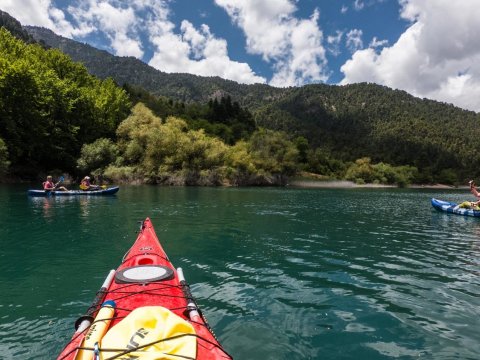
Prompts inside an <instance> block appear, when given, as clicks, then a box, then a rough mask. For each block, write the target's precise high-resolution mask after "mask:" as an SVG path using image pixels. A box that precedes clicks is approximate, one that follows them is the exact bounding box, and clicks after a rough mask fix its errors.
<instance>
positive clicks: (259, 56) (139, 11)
mask: <svg viewBox="0 0 480 360" xmlns="http://www.w3.org/2000/svg"><path fill="white" fill-rule="evenodd" d="M0 9H2V10H3V11H6V12H8V13H9V14H10V15H12V16H14V17H15V18H17V19H18V20H19V21H20V22H21V23H22V24H24V25H37V26H43V27H47V28H50V29H51V30H53V31H55V32H56V33H58V34H60V35H63V36H65V37H68V38H72V39H75V40H78V41H81V42H86V43H89V44H91V45H92V46H95V47H97V48H100V49H104V50H107V51H109V52H111V53H113V54H115V55H119V56H134V57H137V58H139V59H141V60H143V61H144V62H146V63H148V64H150V65H151V66H153V67H155V68H157V69H159V70H161V71H165V72H169V73H175V72H187V73H192V74H197V75H202V76H220V77H222V78H225V79H230V80H234V81H237V82H240V83H246V84H251V83H265V84H269V85H272V86H279V87H285V86H301V85H304V84H309V83H327V84H339V85H343V84H349V83H356V82H373V83H377V84H380V85H385V86H388V87H391V88H394V89H402V90H405V91H407V92H409V93H411V94H412V95H415V96H418V97H426V98H430V99H434V100H439V101H444V102H448V103H453V104H454V105H456V106H459V107H462V108H465V109H469V110H474V111H477V112H479V111H480V36H478V34H479V33H480V21H479V20H478V19H480V0H455V1H452V0H316V1H315V0H128V1H127V0H41V1H39V0H0Z"/></svg>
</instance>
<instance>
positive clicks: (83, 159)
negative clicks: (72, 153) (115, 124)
mask: <svg viewBox="0 0 480 360" xmlns="http://www.w3.org/2000/svg"><path fill="white" fill-rule="evenodd" d="M117 153H118V149H117V146H116V145H115V144H114V143H113V142H112V141H111V140H110V139H104V138H102V139H97V140H96V141H95V142H93V143H91V144H85V145H83V146H82V151H81V153H80V158H79V159H78V161H77V167H78V169H79V170H80V171H81V172H82V173H85V174H93V175H103V173H104V171H105V169H106V168H107V166H108V165H110V164H112V163H114V162H115V161H116V159H117Z"/></svg>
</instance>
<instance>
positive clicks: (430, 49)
mask: <svg viewBox="0 0 480 360" xmlns="http://www.w3.org/2000/svg"><path fill="white" fill-rule="evenodd" d="M400 3H401V16H402V17H403V18H404V19H406V20H408V21H410V22H412V24H411V26H410V27H409V28H408V29H406V31H405V32H404V33H403V34H402V35H401V36H400V38H399V39H398V41H397V42H396V43H395V44H393V45H392V46H390V47H383V48H382V50H381V51H380V52H378V53H377V52H376V51H375V49H373V47H372V46H371V47H370V48H368V49H363V50H358V51H356V52H355V53H354V54H353V55H352V58H351V59H350V60H348V61H347V62H346V63H345V64H344V65H343V66H342V67H341V71H342V72H343V73H344V75H345V77H344V79H343V80H342V81H341V84H347V83H352V82H361V81H369V82H376V83H379V84H383V85H386V86H389V87H392V88H398V89H403V90H405V91H408V92H410V93H411V94H413V95H416V96H419V97H427V98H431V99H436V100H440V101H445V102H451V103H454V104H455V105H458V106H461V107H463V108H466V109H470V110H474V111H480V40H479V39H480V38H479V36H478V34H479V33H480V21H478V19H479V18H480V6H479V3H478V0H462V1H450V0H435V1H424V0H400Z"/></svg>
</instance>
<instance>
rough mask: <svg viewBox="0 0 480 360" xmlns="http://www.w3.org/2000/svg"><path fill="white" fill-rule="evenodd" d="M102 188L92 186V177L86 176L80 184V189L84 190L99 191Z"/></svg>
mask: <svg viewBox="0 0 480 360" xmlns="http://www.w3.org/2000/svg"><path fill="white" fill-rule="evenodd" d="M100 188H101V187H100V186H98V185H92V183H90V176H85V177H84V178H83V179H82V181H81V182H80V189H82V190H85V191H87V190H98V189H100Z"/></svg>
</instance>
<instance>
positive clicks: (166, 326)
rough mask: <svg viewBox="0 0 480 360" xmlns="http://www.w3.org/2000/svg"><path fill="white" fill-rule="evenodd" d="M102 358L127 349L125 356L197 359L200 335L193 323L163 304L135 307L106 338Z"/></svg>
mask: <svg viewBox="0 0 480 360" xmlns="http://www.w3.org/2000/svg"><path fill="white" fill-rule="evenodd" d="M100 348H101V349H105V350H106V351H100V352H101V359H108V358H109V357H114V356H115V355H119V354H121V353H122V352H115V351H113V352H112V351H108V350H109V349H125V351H124V352H127V351H128V353H126V354H125V356H121V357H119V358H120V359H128V358H130V357H132V358H135V359H137V358H138V359H142V360H178V359H180V358H186V359H195V358H196V355H197V338H196V336H195V330H194V328H193V326H192V325H191V324H190V323H188V322H186V321H185V320H184V319H182V318H181V317H179V316H178V315H176V314H174V313H173V312H171V311H170V310H168V309H166V308H164V307H162V306H145V307H141V308H137V309H135V310H133V311H132V312H131V313H130V314H129V315H127V316H126V317H125V319H123V320H122V321H120V322H119V323H118V324H117V325H115V326H114V327H112V328H111V329H110V330H109V331H108V332H107V334H105V336H104V337H103V339H102V342H101V346H100ZM129 356H130V357H129Z"/></svg>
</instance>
